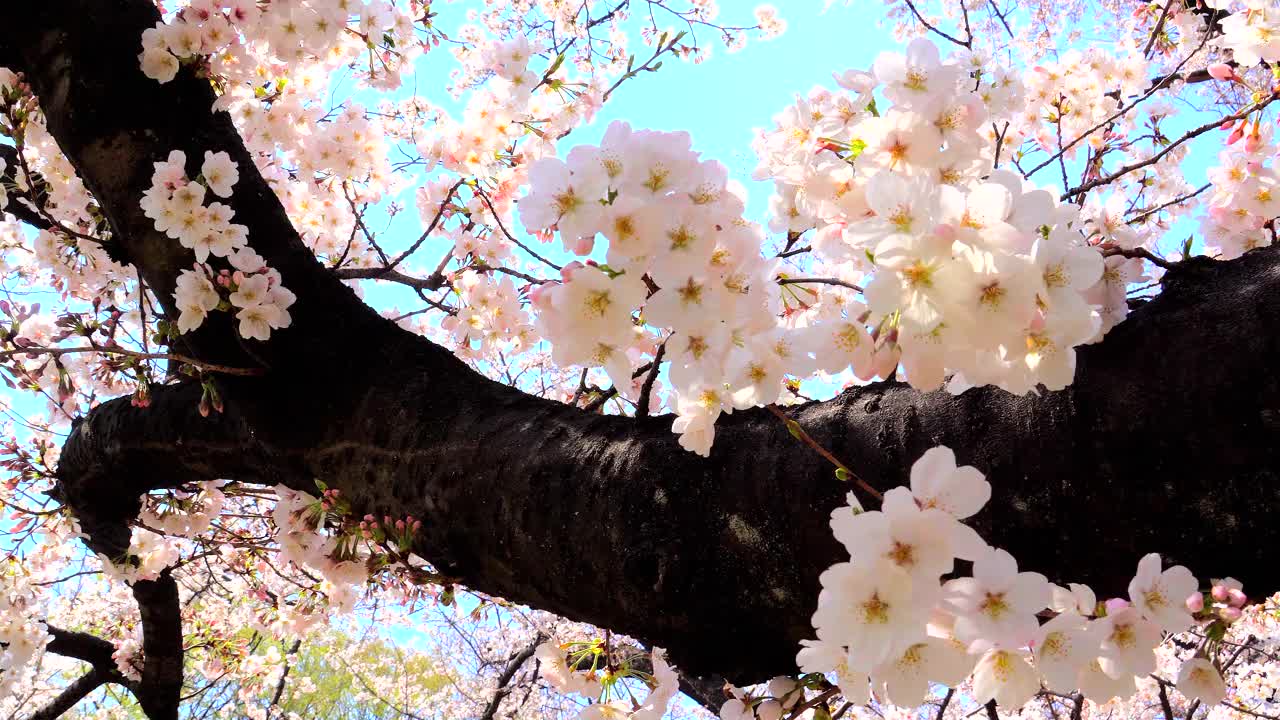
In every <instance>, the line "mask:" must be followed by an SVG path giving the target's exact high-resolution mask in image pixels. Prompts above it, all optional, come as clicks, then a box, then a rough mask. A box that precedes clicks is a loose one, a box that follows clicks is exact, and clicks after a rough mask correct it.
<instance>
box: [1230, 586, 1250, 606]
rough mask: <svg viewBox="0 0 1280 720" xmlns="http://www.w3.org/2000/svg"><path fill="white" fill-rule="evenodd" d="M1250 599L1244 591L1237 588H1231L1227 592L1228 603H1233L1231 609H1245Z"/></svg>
mask: <svg viewBox="0 0 1280 720" xmlns="http://www.w3.org/2000/svg"><path fill="white" fill-rule="evenodd" d="M1248 599H1249V598H1247V597H1245V595H1244V593H1243V592H1242V591H1240V590H1237V589H1236V588H1231V589H1230V590H1228V591H1227V602H1229V603H1231V607H1244V604H1245V602H1246V601H1248Z"/></svg>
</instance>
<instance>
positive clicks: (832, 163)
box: [761, 39, 1103, 393]
mask: <svg viewBox="0 0 1280 720" xmlns="http://www.w3.org/2000/svg"><path fill="white" fill-rule="evenodd" d="M967 67H968V66H967V65H965V64H961V63H960V62H956V61H954V59H953V61H943V60H942V59H941V58H940V56H939V54H938V51H937V49H936V48H935V47H934V45H933V44H932V43H930V42H929V41H928V40H924V39H917V40H914V41H912V43H911V44H910V45H909V46H908V49H907V53H906V55H905V56H903V55H898V54H893V53H885V54H882V55H881V56H880V57H879V58H878V59H877V60H876V62H875V65H874V68H873V73H872V74H871V75H866V74H860V73H846V74H845V75H844V76H842V77H841V78H840V80H841V83H842V84H843V85H846V86H848V87H851V88H854V89H856V90H857V91H858V92H859V99H858V101H857V103H858V104H859V105H861V106H862V107H863V108H864V109H863V110H862V112H860V113H858V114H856V115H854V116H852V117H850V118H848V119H845V118H839V119H838V120H837V119H832V120H831V121H830V123H829V126H831V125H835V126H837V127H836V128H835V129H837V130H838V132H837V133H836V134H835V135H834V136H833V135H829V134H827V132H828V128H827V127H815V128H814V130H815V131H817V132H820V133H822V134H821V135H819V136H818V137H812V138H810V139H808V141H807V142H806V143H804V144H796V145H795V146H794V147H793V148H792V149H791V152H793V153H796V152H804V153H808V154H810V155H812V154H814V153H815V152H816V153H817V154H818V155H820V156H826V157H824V158H822V159H821V160H808V161H800V162H803V163H804V164H805V167H804V169H803V170H802V171H801V172H799V173H795V174H793V175H792V176H791V178H792V179H793V182H791V183H790V184H793V185H796V186H798V187H799V190H797V196H799V195H800V194H801V193H803V194H804V195H805V198H806V200H805V202H806V203H807V204H808V206H809V207H810V208H811V212H812V214H813V216H814V218H815V221H816V227H817V228H818V230H817V234H816V236H815V238H814V243H813V245H814V251H815V253H817V254H818V256H819V257H820V258H821V259H823V260H826V261H829V262H834V263H849V264H857V265H862V264H863V263H866V265H863V266H862V268H861V269H862V270H863V271H865V272H866V273H868V274H869V275H870V277H869V281H867V282H866V283H865V285H864V293H863V294H864V297H865V299H866V305H867V309H866V312H867V313H868V316H867V318H866V319H867V320H868V321H869V322H870V327H871V328H872V329H873V332H874V334H875V336H876V338H877V343H876V344H877V348H876V349H877V352H882V353H883V352H889V353H892V354H893V355H900V361H901V364H902V366H903V368H904V370H905V371H906V376H907V379H908V380H909V381H910V382H911V383H912V385H914V386H916V387H919V388H922V389H929V388H933V387H937V386H938V385H940V384H941V383H942V381H943V379H944V377H945V376H946V375H947V374H948V373H952V374H955V375H956V376H958V377H957V386H958V387H965V386H967V383H974V384H993V385H998V386H1000V387H1003V388H1005V389H1007V390H1010V391H1012V392H1016V393H1024V392H1027V391H1029V390H1032V389H1034V388H1035V387H1036V386H1037V385H1038V384H1043V385H1044V386H1046V387H1048V388H1049V389H1059V388H1062V387H1065V386H1066V384H1067V383H1069V382H1070V380H1071V377H1072V375H1073V372H1074V367H1075V362H1074V361H1075V352H1074V347H1075V346H1076V345H1079V344H1081V343H1084V342H1087V341H1089V340H1091V339H1093V338H1094V337H1095V336H1096V335H1097V332H1098V327H1099V320H1098V313H1097V311H1096V309H1095V308H1094V307H1093V306H1092V304H1091V303H1090V302H1089V301H1088V299H1087V295H1086V294H1087V293H1088V291H1089V290H1090V288H1092V287H1093V286H1094V285H1095V284H1096V283H1097V282H1098V281H1099V280H1100V278H1101V276H1102V265H1103V263H1102V258H1101V256H1100V254H1099V253H1098V252H1097V251H1096V250H1095V249H1093V248H1091V247H1089V246H1088V245H1087V244H1086V243H1085V240H1084V237H1083V235H1082V234H1081V232H1080V230H1079V229H1078V228H1077V227H1075V225H1076V222H1077V220H1078V217H1077V208H1075V207H1074V206H1070V205H1062V206H1059V205H1057V204H1056V201H1055V199H1054V197H1053V196H1052V195H1051V194H1050V193H1048V192H1046V191H1044V190H1037V189H1035V188H1034V187H1032V186H1030V185H1027V184H1026V183H1025V182H1024V181H1023V180H1022V178H1020V177H1019V176H1017V175H1015V174H1013V173H1009V172H1004V171H994V172H993V171H992V170H991V165H992V161H993V157H992V154H991V153H992V148H991V145H990V144H989V143H987V142H986V141H985V136H984V135H983V134H982V133H981V132H980V130H979V129H980V128H982V127H983V126H985V125H989V124H990V122H989V119H990V118H989V115H988V109H987V108H986V107H985V106H984V104H983V100H982V97H981V96H980V95H979V94H977V93H975V92H972V91H971V90H970V88H971V87H972V84H973V80H972V78H971V73H970V71H968V70H967ZM877 86H879V87H880V88H881V91H882V93H883V96H884V98H885V99H886V100H888V101H889V102H890V103H891V106H890V107H889V108H888V109H887V110H886V111H885V112H884V113H883V114H878V113H876V112H869V110H873V109H874V107H868V105H869V102H870V97H871V93H872V91H873V90H874V89H875V88H876V87H877ZM786 120H787V118H786V117H783V118H779V123H780V127H779V129H778V130H776V131H775V132H774V133H773V134H772V135H771V136H768V135H767V136H765V137H764V138H763V142H762V143H761V144H763V145H765V146H766V147H767V148H768V149H770V150H773V151H774V152H772V153H769V154H766V155H765V162H766V165H767V166H770V167H771V168H772V166H776V165H777V164H779V163H783V164H785V163H786V162H787V159H786V158H779V157H778V156H777V154H776V146H775V147H769V146H770V145H771V142H770V141H771V140H772V139H773V138H776V137H777V136H778V134H779V133H781V132H782V131H783V130H784V128H783V127H782V125H783V124H784V123H785V122H786ZM797 175H798V177H797ZM785 177H786V176H785V175H784V178H785ZM782 182H786V180H783V181H782ZM790 229H791V230H793V231H800V230H803V229H804V228H802V227H796V226H794V225H793V226H792V227H791V228H790ZM847 272H848V273H852V272H853V271H852V270H850V271H847ZM892 364H893V363H890V366H892ZM873 370H874V364H873V365H872V366H871V367H868V368H867V369H865V370H863V371H862V372H859V373H858V374H859V375H860V376H865V375H869V374H871V372H872V371H873ZM857 371H858V368H857V367H855V372H857Z"/></svg>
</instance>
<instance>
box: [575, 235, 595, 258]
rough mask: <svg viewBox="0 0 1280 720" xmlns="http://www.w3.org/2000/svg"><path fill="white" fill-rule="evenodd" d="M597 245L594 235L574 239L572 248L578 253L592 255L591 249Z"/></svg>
mask: <svg viewBox="0 0 1280 720" xmlns="http://www.w3.org/2000/svg"><path fill="white" fill-rule="evenodd" d="M595 246H596V239H595V237H594V236H593V237H584V238H578V239H577V240H574V241H573V245H572V247H571V248H570V249H571V250H572V251H573V253H574V254H576V255H590V254H591V249H592V248H594V247H595Z"/></svg>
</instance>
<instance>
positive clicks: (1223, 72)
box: [1209, 63, 1236, 80]
mask: <svg viewBox="0 0 1280 720" xmlns="http://www.w3.org/2000/svg"><path fill="white" fill-rule="evenodd" d="M1235 76H1236V71H1235V68H1233V67H1231V66H1230V65H1228V64H1226V63H1214V64H1212V65H1210V66H1209V77H1211V78H1213V79H1214V80H1233V79H1235Z"/></svg>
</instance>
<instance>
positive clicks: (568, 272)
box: [560, 260, 586, 282]
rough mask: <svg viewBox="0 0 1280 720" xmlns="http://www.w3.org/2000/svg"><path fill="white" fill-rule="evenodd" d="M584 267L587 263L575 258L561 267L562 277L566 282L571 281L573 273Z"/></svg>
mask: <svg viewBox="0 0 1280 720" xmlns="http://www.w3.org/2000/svg"><path fill="white" fill-rule="evenodd" d="M584 267H586V265H583V264H582V263H580V262H578V261H577V260H574V261H573V262H571V263H569V264H567V265H565V266H564V267H562V268H560V279H561V280H564V281H565V282H569V279H570V278H572V277H573V274H574V273H576V272H578V271H579V270H581V269H582V268H584Z"/></svg>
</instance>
